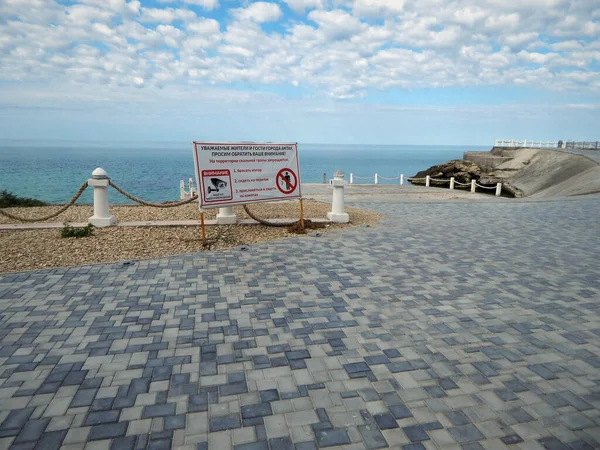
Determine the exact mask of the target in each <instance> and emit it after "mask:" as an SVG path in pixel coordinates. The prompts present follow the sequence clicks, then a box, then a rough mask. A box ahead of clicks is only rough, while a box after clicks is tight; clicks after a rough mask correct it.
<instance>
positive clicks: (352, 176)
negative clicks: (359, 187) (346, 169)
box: [350, 173, 354, 184]
mask: <svg viewBox="0 0 600 450" xmlns="http://www.w3.org/2000/svg"><path fill="white" fill-rule="evenodd" d="M353 183H354V174H352V173H351V174H350V184H353Z"/></svg>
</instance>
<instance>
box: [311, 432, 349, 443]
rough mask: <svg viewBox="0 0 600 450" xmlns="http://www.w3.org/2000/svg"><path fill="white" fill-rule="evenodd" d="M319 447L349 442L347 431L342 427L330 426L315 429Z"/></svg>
mask: <svg viewBox="0 0 600 450" xmlns="http://www.w3.org/2000/svg"><path fill="white" fill-rule="evenodd" d="M315 437H316V438H317V445H318V446H319V447H333V446H336V445H346V444H350V438H349V437H348V433H347V432H346V430H344V429H343V428H331V429H326V430H317V431H315Z"/></svg>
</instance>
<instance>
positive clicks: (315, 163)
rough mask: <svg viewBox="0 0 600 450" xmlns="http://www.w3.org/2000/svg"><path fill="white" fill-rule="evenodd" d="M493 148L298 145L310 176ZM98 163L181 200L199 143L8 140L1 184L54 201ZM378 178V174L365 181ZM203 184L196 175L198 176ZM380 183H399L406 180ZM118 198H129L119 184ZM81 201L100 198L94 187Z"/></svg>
mask: <svg viewBox="0 0 600 450" xmlns="http://www.w3.org/2000/svg"><path fill="white" fill-rule="evenodd" d="M476 150H483V151H486V150H489V147H486V146H466V145H462V146H444V145H437V146H425V145H331V144H302V143H300V144H299V145H298V151H299V156H300V171H301V174H300V177H301V180H302V182H303V183H321V182H322V181H323V174H324V173H325V174H327V175H326V177H327V179H328V180H329V179H330V178H332V176H333V173H334V172H335V171H336V170H342V171H344V172H345V173H346V179H347V180H348V179H349V174H350V173H353V174H354V175H355V177H356V176H362V177H366V176H373V175H374V174H375V173H378V174H379V175H380V176H381V177H390V178H392V177H399V176H400V174H401V173H402V174H404V175H405V176H407V177H408V176H412V175H414V174H416V173H417V172H418V171H420V170H424V169H427V168H428V167H430V166H433V165H435V164H440V163H443V162H445V161H448V160H450V159H460V158H462V154H463V152H465V151H476ZM96 167H102V168H103V169H105V170H106V171H107V172H108V175H109V177H110V178H111V179H112V180H113V182H114V183H115V184H117V185H119V186H120V187H122V188H123V189H125V190H127V191H128V192H130V193H132V194H133V195H135V196H137V197H140V198H142V199H144V200H148V201H153V202H160V201H167V200H177V199H179V181H180V180H186V183H187V180H188V178H195V177H194V163H193V159H192V145H191V144H190V143H186V142H75V141H8V140H5V141H2V140H0V190H3V189H6V190H8V191H10V192H12V193H14V194H16V195H19V196H23V197H34V198H38V199H40V200H43V201H46V202H49V203H65V202H67V201H69V200H70V199H71V197H72V196H73V194H74V193H75V192H76V191H77V189H78V188H79V187H80V186H81V184H82V183H84V182H85V181H86V180H87V179H88V178H90V176H91V173H92V171H93V170H94V169H95V168H96ZM355 182H357V183H358V182H360V183H373V181H372V179H371V180H370V181H369V180H358V179H355ZM194 183H195V181H194ZM380 183H399V181H398V180H395V181H386V180H383V179H380ZM110 201H111V203H129V201H128V200H127V199H126V198H125V197H123V196H121V195H120V194H118V193H117V192H116V191H111V192H110ZM79 202H80V203H91V202H92V190H91V189H87V190H86V191H85V192H84V194H83V195H82V197H81V199H80V200H79Z"/></svg>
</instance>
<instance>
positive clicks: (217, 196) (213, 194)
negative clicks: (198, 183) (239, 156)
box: [202, 170, 233, 202]
mask: <svg viewBox="0 0 600 450" xmlns="http://www.w3.org/2000/svg"><path fill="white" fill-rule="evenodd" d="M202 187H203V192H202V195H204V199H205V200H206V201H207V202H211V201H212V202H214V201H222V200H231V199H232V198H233V191H232V189H231V173H230V172H229V170H203V171H202Z"/></svg>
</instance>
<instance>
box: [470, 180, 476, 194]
mask: <svg viewBox="0 0 600 450" xmlns="http://www.w3.org/2000/svg"><path fill="white" fill-rule="evenodd" d="M475 188H476V186H475V180H471V192H475Z"/></svg>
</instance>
